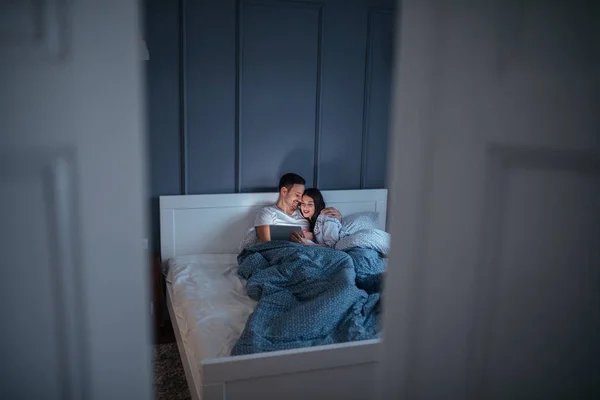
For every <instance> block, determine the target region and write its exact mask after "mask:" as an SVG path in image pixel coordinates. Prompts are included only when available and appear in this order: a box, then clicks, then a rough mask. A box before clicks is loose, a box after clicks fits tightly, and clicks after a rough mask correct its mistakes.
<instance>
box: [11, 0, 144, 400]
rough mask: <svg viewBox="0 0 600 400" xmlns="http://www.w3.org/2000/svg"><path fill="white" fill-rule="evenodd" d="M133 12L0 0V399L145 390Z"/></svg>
mask: <svg viewBox="0 0 600 400" xmlns="http://www.w3.org/2000/svg"><path fill="white" fill-rule="evenodd" d="M137 13H138V4H137V1H133V0H129V1H123V0H121V1H110V2H106V1H84V0H66V1H57V0H38V1H15V0H1V1H0V33H1V35H0V54H2V57H0V93H1V94H0V132H1V136H0V167H1V170H0V221H2V223H3V226H2V234H1V240H0V243H1V245H0V246H1V247H0V248H1V252H0V255H1V256H2V272H3V275H4V277H3V279H2V284H1V288H0V292H1V293H2V306H0V310H1V311H0V312H1V314H0V318H1V319H2V322H3V329H1V330H0V341H1V342H2V354H3V357H2V361H1V363H2V366H1V369H2V371H3V379H1V380H0V382H1V383H0V397H3V398H11V399H21V398H22V399H38V398H40V399H77V398H86V399H92V398H98V399H105V398H113V399H119V398H124V399H125V398H127V399H132V398H136V399H137V398H140V399H142V398H149V397H151V392H150V368H149V366H150V348H149V346H148V342H149V334H148V333H149V329H148V328H149V324H148V313H147V304H148V302H147V300H146V298H147V286H148V285H147V283H148V282H149V280H148V279H147V277H146V271H147V263H146V260H145V257H144V253H143V249H142V248H141V246H140V245H139V244H140V239H141V238H142V237H143V236H144V234H143V232H144V215H145V210H144V207H143V206H142V205H143V204H145V202H144V192H145V185H144V184H143V182H145V176H144V173H143V171H144V169H143V168H144V153H143V150H144V148H145V145H144V140H143V137H144V135H143V123H142V121H143V100H142V99H143V97H142V95H143V91H142V75H141V61H140V55H139V54H138V53H139V47H138V43H137V40H138V38H139V32H140V31H139V27H138V26H136V21H137Z"/></svg>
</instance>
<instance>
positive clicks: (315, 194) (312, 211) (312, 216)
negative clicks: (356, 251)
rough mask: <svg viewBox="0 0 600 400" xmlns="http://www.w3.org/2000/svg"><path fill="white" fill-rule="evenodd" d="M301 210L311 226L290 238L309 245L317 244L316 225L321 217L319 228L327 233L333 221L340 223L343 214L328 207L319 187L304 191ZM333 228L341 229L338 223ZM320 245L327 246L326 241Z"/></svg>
mask: <svg viewBox="0 0 600 400" xmlns="http://www.w3.org/2000/svg"><path fill="white" fill-rule="evenodd" d="M300 211H301V212H302V216H303V217H304V218H306V219H307V220H308V222H309V228H308V229H304V230H303V231H302V233H294V234H292V237H291V238H290V239H291V240H292V241H293V242H296V243H303V244H307V245H315V244H316V243H315V242H316V240H315V232H314V229H315V225H316V224H317V220H318V219H319V217H320V218H321V221H320V225H319V229H321V230H322V231H323V233H324V234H326V232H325V231H328V230H329V229H328V228H329V227H330V225H331V223H332V222H333V223H334V224H339V221H341V215H340V213H339V211H337V210H335V209H334V208H326V205H325V200H324V199H323V195H322V194H321V191H320V190H319V189H317V188H310V189H306V190H305V191H304V194H303V195H302V202H301V203H300ZM331 228H332V229H336V230H339V229H338V227H337V225H335V226H331ZM318 245H320V246H327V244H325V243H320V244H318Z"/></svg>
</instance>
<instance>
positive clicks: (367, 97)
mask: <svg viewBox="0 0 600 400" xmlns="http://www.w3.org/2000/svg"><path fill="white" fill-rule="evenodd" d="M382 14H383V15H390V16H393V15H394V10H393V9H391V8H386V7H369V10H368V13H367V41H366V47H365V75H364V89H363V124H362V148H361V167H360V188H361V189H364V188H365V187H366V185H367V182H366V181H367V152H368V148H369V129H370V124H369V122H370V121H369V119H370V109H371V94H372V77H373V42H374V35H373V29H374V17H375V16H376V15H382ZM390 84H391V82H390Z"/></svg>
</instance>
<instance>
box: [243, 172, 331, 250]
mask: <svg viewBox="0 0 600 400" xmlns="http://www.w3.org/2000/svg"><path fill="white" fill-rule="evenodd" d="M305 183H306V181H305V180H304V178H302V177H301V176H300V175H298V174H293V173H288V174H285V175H283V176H282V177H281V179H280V180H279V198H278V199H277V203H275V204H274V205H272V206H267V207H264V208H262V209H261V210H260V211H259V212H258V214H257V215H256V219H255V220H254V228H255V230H256V235H257V236H258V239H259V240H261V241H263V242H268V241H270V240H271V232H270V228H269V226H270V225H299V226H301V227H302V231H301V232H294V233H293V234H292V236H291V238H290V240H291V241H293V242H296V243H303V244H307V245H322V246H326V245H327V243H326V242H327V241H326V240H319V239H323V238H324V235H327V231H328V230H334V229H337V227H338V226H339V223H340V221H341V220H342V215H341V214H340V212H339V211H338V210H336V209H335V208H333V207H325V201H324V200H323V196H322V195H321V192H320V191H319V189H316V188H310V189H305V188H304V185H305ZM317 221H318V223H317Z"/></svg>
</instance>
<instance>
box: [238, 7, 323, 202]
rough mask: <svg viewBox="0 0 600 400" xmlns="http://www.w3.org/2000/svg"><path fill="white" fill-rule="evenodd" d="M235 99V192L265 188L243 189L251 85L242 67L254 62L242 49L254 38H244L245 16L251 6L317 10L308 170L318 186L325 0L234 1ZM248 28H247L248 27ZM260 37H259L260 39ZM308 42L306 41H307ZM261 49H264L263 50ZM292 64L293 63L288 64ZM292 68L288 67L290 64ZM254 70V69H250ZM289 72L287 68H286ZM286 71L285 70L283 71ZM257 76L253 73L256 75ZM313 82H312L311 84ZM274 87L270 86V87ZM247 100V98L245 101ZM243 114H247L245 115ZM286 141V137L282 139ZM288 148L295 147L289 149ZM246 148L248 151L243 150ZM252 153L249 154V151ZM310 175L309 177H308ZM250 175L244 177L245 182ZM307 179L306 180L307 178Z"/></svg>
mask: <svg viewBox="0 0 600 400" xmlns="http://www.w3.org/2000/svg"><path fill="white" fill-rule="evenodd" d="M236 7H237V10H236V50H235V52H236V99H235V104H236V113H235V114H236V115H235V120H236V128H235V163H236V166H235V170H236V182H235V187H236V189H235V191H236V192H242V191H245V190H251V191H254V190H257V189H259V190H267V186H266V184H265V185H262V184H261V185H258V186H260V187H258V186H257V185H256V184H248V182H246V184H245V185H246V186H248V187H246V188H244V172H243V171H244V162H245V163H246V165H245V168H248V162H249V161H248V160H244V158H243V157H244V149H245V147H244V144H245V143H246V142H245V139H246V137H247V136H248V132H245V129H246V128H247V125H248V124H249V122H248V121H247V120H244V115H246V116H247V115H248V114H247V113H248V112H250V111H248V108H247V107H248V105H247V104H244V97H247V96H248V95H250V92H245V90H248V89H247V88H246V86H248V85H251V84H250V83H247V82H248V81H247V79H248V77H247V76H244V75H245V70H244V67H245V65H247V64H248V63H250V65H253V67H252V68H255V65H254V64H255V62H256V60H250V61H248V56H247V55H245V52H246V51H247V44H246V41H247V40H252V39H255V38H254V37H253V36H252V37H250V38H247V37H246V36H247V35H248V32H246V30H247V26H248V22H247V18H249V17H248V10H249V9H250V8H252V9H254V10H255V11H254V12H256V7H258V8H260V7H264V8H271V9H298V10H307V9H308V10H314V11H316V12H317V14H316V31H313V33H314V34H315V36H316V43H314V45H316V46H315V51H316V54H315V53H313V54H314V57H315V60H316V68H315V71H314V74H315V75H314V78H311V79H314V84H315V87H314V90H315V97H313V99H314V100H313V101H314V104H315V108H314V111H313V113H314V121H313V122H312V125H313V127H314V128H313V130H314V138H313V140H314V146H312V148H311V150H310V152H311V153H312V158H313V160H314V162H313V164H312V166H311V173H310V175H312V178H313V185H318V180H319V158H320V134H321V97H322V65H323V63H322V60H323V9H324V2H323V1H289V0H262V1H259V0H237V2H236ZM269 13H270V12H266V14H269ZM253 18H256V15H254V17H253ZM248 29H250V28H248ZM253 29H256V27H254V28H253ZM259 40H260V39H259ZM256 43H259V42H254V43H253V45H254V46H256ZM307 43H308V42H307ZM310 43H311V46H312V45H313V42H312V41H310ZM263 51H264V50H263ZM253 56H254V57H257V54H254V55H253ZM290 65H292V64H290ZM290 68H291V67H290ZM301 68H302V67H301ZM253 71H255V70H254V69H253ZM286 72H289V71H286ZM284 73H285V72H284ZM304 74H305V76H306V70H305V71H304ZM255 78H256V76H255ZM255 84H256V82H254V91H256V85H255ZM311 84H312V83H311ZM266 88H267V89H269V87H268V85H267V86H266ZM272 89H273V88H272ZM254 91H253V92H252V94H254V93H255V92H254ZM246 101H247V100H246ZM304 112H306V110H304ZM244 113H246V114H244ZM304 115H305V117H307V115H306V114H304ZM303 121H308V120H307V119H303ZM254 124H256V121H254ZM291 124H292V125H291V126H293V121H291ZM253 126H254V128H255V129H256V125H253ZM248 140H249V142H247V143H251V142H252V139H251V138H250V139H248ZM283 140H284V142H285V139H283ZM289 150H294V149H292V148H290V149H289ZM246 151H248V150H246ZM250 154H252V153H250ZM302 174H303V175H304V174H307V175H308V173H307V171H304V172H302ZM310 175H309V176H310ZM248 179H249V178H246V181H247V180H248ZM307 180H309V179H307Z"/></svg>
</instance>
